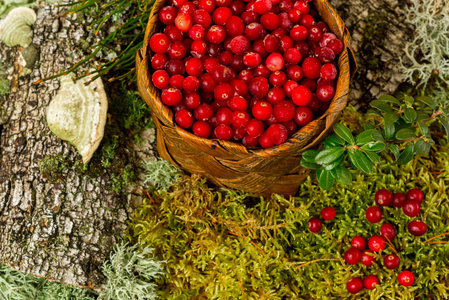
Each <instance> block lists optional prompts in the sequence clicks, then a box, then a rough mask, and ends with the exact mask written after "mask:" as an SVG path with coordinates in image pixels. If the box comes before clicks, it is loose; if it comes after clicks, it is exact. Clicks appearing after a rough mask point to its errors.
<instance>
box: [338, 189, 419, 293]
mask: <svg viewBox="0 0 449 300" xmlns="http://www.w3.org/2000/svg"><path fill="white" fill-rule="evenodd" d="M374 200H375V201H376V204H377V205H379V206H389V205H391V204H392V205H393V206H395V207H401V208H402V209H403V211H404V213H405V214H406V215H407V216H409V217H416V216H417V215H418V214H419V212H420V204H421V203H422V202H423V200H424V194H423V193H422V191H421V190H419V189H416V188H414V189H411V190H409V191H408V192H407V194H406V195H404V194H402V193H395V194H393V193H391V192H390V191H388V190H386V189H381V190H378V191H377V192H376V194H375V196H374ZM366 219H367V220H368V221H369V222H370V223H378V222H380V221H381V219H382V210H381V209H380V208H379V207H377V206H370V207H369V208H368V209H367V210H366ZM408 230H409V232H410V233H411V234H413V235H416V236H421V235H423V234H424V233H425V232H426V231H427V226H426V224H425V223H424V222H422V221H412V222H410V223H409V225H408ZM395 237H396V231H395V228H394V226H393V225H392V224H390V223H384V224H382V226H381V227H380V235H374V236H372V237H370V238H369V240H368V243H367V242H366V240H365V239H364V238H363V237H361V236H355V237H354V238H353V239H352V240H351V248H349V249H348V250H346V251H345V253H344V259H345V261H346V263H348V264H350V265H356V264H358V263H359V262H361V263H362V264H363V265H365V266H367V267H370V266H372V265H373V262H375V260H376V259H375V257H374V252H379V251H381V250H383V249H384V248H385V244H386V240H385V239H387V240H388V242H391V241H393V240H394V239H395ZM367 246H368V248H369V249H367ZM400 262H401V261H400V259H399V257H398V255H396V254H389V255H387V256H385V257H384V259H383V264H384V266H385V267H386V268H387V269H390V270H395V269H397V268H398V267H399V264H400ZM414 281H415V277H414V275H413V273H412V272H410V271H408V270H404V271H402V272H401V273H399V275H398V282H399V283H400V284H401V285H403V286H410V285H412V284H413V282H414ZM376 284H379V279H378V278H377V277H376V276H375V275H368V276H366V277H365V278H364V279H363V280H362V279H361V278H358V277H357V278H352V279H351V280H349V281H348V283H347V284H346V289H347V290H348V292H350V293H352V294H356V293H358V292H360V291H361V290H362V289H363V288H366V289H369V290H372V289H374V288H375V285H376Z"/></svg>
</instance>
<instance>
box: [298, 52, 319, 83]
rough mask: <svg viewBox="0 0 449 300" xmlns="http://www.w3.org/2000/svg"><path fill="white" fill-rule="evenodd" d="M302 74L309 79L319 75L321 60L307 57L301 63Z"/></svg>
mask: <svg viewBox="0 0 449 300" xmlns="http://www.w3.org/2000/svg"><path fill="white" fill-rule="evenodd" d="M302 70H303V72H304V76H305V77H307V78H310V79H316V78H318V77H320V70H321V62H320V60H319V59H318V58H316V57H307V58H306V59H305V60H304V62H303V63H302Z"/></svg>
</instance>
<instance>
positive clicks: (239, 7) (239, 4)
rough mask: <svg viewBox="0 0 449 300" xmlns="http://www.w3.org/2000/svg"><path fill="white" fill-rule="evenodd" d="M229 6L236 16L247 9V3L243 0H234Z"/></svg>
mask: <svg viewBox="0 0 449 300" xmlns="http://www.w3.org/2000/svg"><path fill="white" fill-rule="evenodd" d="M229 8H230V9H231V10H232V13H233V14H234V15H235V16H240V15H241V14H242V13H243V12H244V11H245V3H244V2H243V1H239V0H237V1H233V2H232V3H231V5H230V6H229Z"/></svg>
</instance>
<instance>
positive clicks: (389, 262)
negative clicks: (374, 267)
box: [384, 254, 401, 270]
mask: <svg viewBox="0 0 449 300" xmlns="http://www.w3.org/2000/svg"><path fill="white" fill-rule="evenodd" d="M400 263H401V260H400V259H399V257H398V256H397V255H396V254H388V255H387V256H385V257H384V266H385V268H387V269H390V270H395V269H397V268H398V267H399V264H400Z"/></svg>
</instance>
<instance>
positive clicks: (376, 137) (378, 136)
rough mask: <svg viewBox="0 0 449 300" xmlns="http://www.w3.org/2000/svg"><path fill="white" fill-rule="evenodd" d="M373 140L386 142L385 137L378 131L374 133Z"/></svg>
mask: <svg viewBox="0 0 449 300" xmlns="http://www.w3.org/2000/svg"><path fill="white" fill-rule="evenodd" d="M373 138H374V140H375V141H380V142H385V139H384V136H383V135H382V133H380V132H379V131H377V130H375V131H374V132H373Z"/></svg>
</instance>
